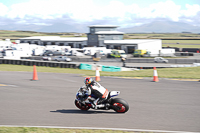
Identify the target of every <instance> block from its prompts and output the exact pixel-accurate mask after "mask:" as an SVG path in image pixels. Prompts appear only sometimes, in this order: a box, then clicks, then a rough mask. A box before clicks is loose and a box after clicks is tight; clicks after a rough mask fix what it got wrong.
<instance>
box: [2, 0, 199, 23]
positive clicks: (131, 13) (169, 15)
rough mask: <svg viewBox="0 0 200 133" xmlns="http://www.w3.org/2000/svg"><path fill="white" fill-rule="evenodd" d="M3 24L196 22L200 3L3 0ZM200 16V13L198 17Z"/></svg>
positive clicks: (170, 0)
mask: <svg viewBox="0 0 200 133" xmlns="http://www.w3.org/2000/svg"><path fill="white" fill-rule="evenodd" d="M0 9H1V11H0V20H1V23H0V25H3V24H5V22H4V21H3V20H10V21H12V22H13V23H17V24H34V25H43V26H45V25H48V26H49V25H53V24H54V23H57V22H59V23H61V22H62V23H64V24H71V23H80V24H81V23H84V24H85V23H88V24H98V23H99V24H100V23H101V24H114V25H120V26H122V27H128V26H130V25H131V26H134V25H135V26H136V25H141V24H143V23H148V22H150V21H153V20H158V19H169V20H172V21H185V22H188V23H191V24H196V25H198V23H195V21H198V22H199V20H198V19H197V16H199V12H200V5H197V4H194V5H189V4H185V8H183V7H181V5H177V4H176V3H175V2H173V1H172V0H166V1H164V2H158V3H153V4H150V5H149V6H148V7H140V6H139V5H138V4H135V3H133V4H130V5H127V4H126V3H124V2H122V1H118V0H111V1H107V4H101V5H98V4H97V3H96V1H95V0H70V1H69V0H29V1H27V2H23V3H17V4H13V5H11V6H9V7H7V6H5V5H4V4H3V3H0ZM198 18H199V17H198Z"/></svg>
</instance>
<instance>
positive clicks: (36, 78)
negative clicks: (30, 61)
mask: <svg viewBox="0 0 200 133" xmlns="http://www.w3.org/2000/svg"><path fill="white" fill-rule="evenodd" d="M37 80H38V76H37V70H36V65H33V79H32V81H37Z"/></svg>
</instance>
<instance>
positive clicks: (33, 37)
mask: <svg viewBox="0 0 200 133" xmlns="http://www.w3.org/2000/svg"><path fill="white" fill-rule="evenodd" d="M44 38H60V37H59V36H31V37H24V38H19V39H44Z"/></svg>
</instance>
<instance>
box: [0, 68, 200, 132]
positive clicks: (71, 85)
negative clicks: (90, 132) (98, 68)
mask: <svg viewBox="0 0 200 133" xmlns="http://www.w3.org/2000/svg"><path fill="white" fill-rule="evenodd" d="M0 75H1V78H0V125H19V126H64V127H99V128H101V127H102V128H128V129H146V130H168V131H190V132H200V83H199V82H188V81H172V80H167V79H162V80H160V82H158V83H154V82H151V81H152V79H150V78H149V79H121V78H111V77H101V81H100V83H101V84H102V85H103V86H104V87H106V88H108V89H109V90H110V91H111V90H119V91H121V94H120V95H119V97H121V98H123V99H125V100H126V101H127V102H128V103H129V106H130V110H129V111H128V112H127V113H125V114H118V113H115V112H114V111H112V110H109V111H103V110H102V111H96V110H89V111H86V112H85V111H81V110H78V109H77V108H76V107H75V105H74V99H75V93H76V91H77V90H78V88H79V87H81V86H82V85H83V80H84V77H81V76H80V75H75V74H57V73H56V74H55V73H38V78H39V80H38V81H31V80H30V79H31V78H32V73H31V72H1V71H0Z"/></svg>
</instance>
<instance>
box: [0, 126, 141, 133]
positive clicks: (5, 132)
mask: <svg viewBox="0 0 200 133" xmlns="http://www.w3.org/2000/svg"><path fill="white" fill-rule="evenodd" d="M0 133H134V132H128V131H113V130H87V129H82V130H81V129H59V128H36V127H0ZM137 133H139V132H137ZM143 133H144V132H143Z"/></svg>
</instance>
